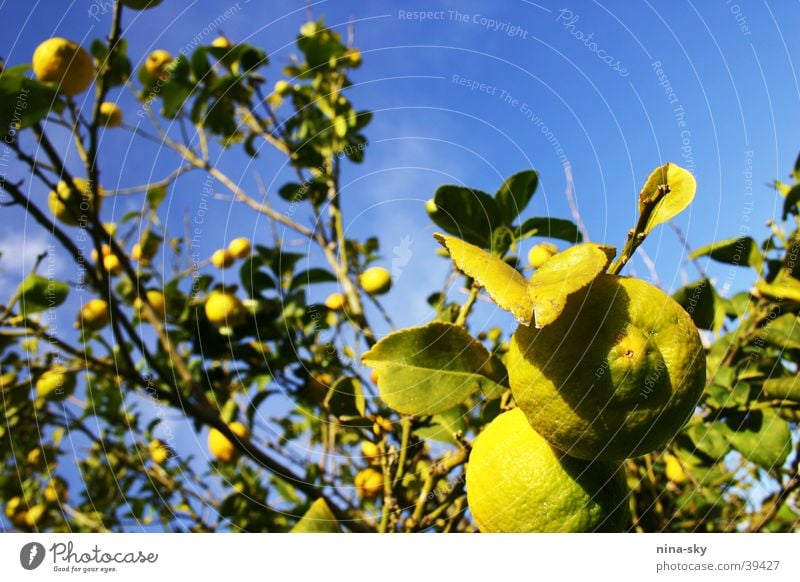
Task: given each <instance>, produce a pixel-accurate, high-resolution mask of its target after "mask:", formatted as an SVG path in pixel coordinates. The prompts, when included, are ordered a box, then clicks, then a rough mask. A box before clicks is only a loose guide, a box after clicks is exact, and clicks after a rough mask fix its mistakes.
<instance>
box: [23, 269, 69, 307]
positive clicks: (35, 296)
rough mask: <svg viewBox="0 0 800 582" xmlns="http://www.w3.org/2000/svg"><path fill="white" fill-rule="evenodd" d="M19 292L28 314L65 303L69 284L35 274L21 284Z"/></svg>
mask: <svg viewBox="0 0 800 582" xmlns="http://www.w3.org/2000/svg"><path fill="white" fill-rule="evenodd" d="M18 293H19V296H20V301H21V304H22V308H23V310H24V312H23V315H25V316H28V315H31V314H33V313H38V312H40V311H45V310H47V309H52V308H53V307H58V306H59V305H61V304H62V303H64V301H65V300H66V299H67V294H68V293H69V286H68V285H67V284H66V283H62V282H61V281H56V280H55V279H48V278H47V277H42V276H41V275H36V274H33V275H30V276H28V278H27V279H25V280H24V281H23V282H22V283H21V284H20V286H19V291H18Z"/></svg>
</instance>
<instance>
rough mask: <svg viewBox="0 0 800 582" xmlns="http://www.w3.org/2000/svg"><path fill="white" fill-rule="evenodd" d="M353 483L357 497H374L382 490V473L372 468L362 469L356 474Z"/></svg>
mask: <svg viewBox="0 0 800 582" xmlns="http://www.w3.org/2000/svg"><path fill="white" fill-rule="evenodd" d="M353 484H354V485H355V486H356V493H358V496H359V497H363V498H364V499H374V498H376V497H378V496H379V495H380V494H381V493H382V492H383V473H381V472H380V471H377V470H375V469H372V468H368V469H362V470H361V471H359V472H358V473H357V474H356V477H355V479H354V480H353Z"/></svg>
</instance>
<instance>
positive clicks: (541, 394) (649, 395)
mask: <svg viewBox="0 0 800 582" xmlns="http://www.w3.org/2000/svg"><path fill="white" fill-rule="evenodd" d="M556 253H557V249H556V248H555V247H554V246H553V245H549V244H548V245H537V246H536V247H534V248H533V249H532V250H531V252H530V255H529V263H530V265H531V266H532V267H533V268H539V267H542V265H545V264H546V263H547V261H548V260H550V258H551V257H552V256H554V255H555V254H556ZM505 364H506V367H507V369H508V373H509V384H510V386H511V392H512V394H513V397H514V402H515V403H516V406H517V407H516V408H513V409H511V410H508V411H506V412H503V413H502V414H500V415H499V416H498V417H497V418H495V419H494V420H493V421H492V422H491V423H489V425H488V426H487V427H486V428H485V429H484V431H483V432H482V433H481V434H480V435H479V436H478V438H477V439H476V441H475V443H474V446H473V449H472V451H471V454H470V458H469V463H468V465H467V471H466V477H467V499H468V502H469V507H470V511H471V512H472V515H473V517H474V519H475V522H476V524H477V525H478V527H479V529H480V530H481V531H484V532H587V531H622V530H624V529H626V528H627V527H629V526H630V523H629V522H630V516H629V507H628V506H629V499H628V488H627V482H626V479H625V475H624V470H623V468H622V465H623V461H624V460H625V459H626V458H629V457H636V456H639V455H642V454H645V453H648V452H650V451H653V450H655V449H658V448H660V447H663V446H664V445H665V444H666V443H667V442H668V441H669V440H670V439H672V438H673V437H674V435H675V434H676V433H677V431H678V430H680V428H681V427H682V426H683V424H684V423H685V422H686V421H687V420H688V418H689V417H690V416H691V414H692V413H693V411H694V407H695V406H696V404H697V402H698V400H699V398H700V395H701V393H702V390H703V387H704V384H705V356H704V352H703V347H702V344H701V342H700V337H699V334H698V332H697V329H696V327H695V326H694V324H693V322H692V319H691V317H690V316H689V314H688V313H686V312H685V311H684V310H683V308H681V306H680V305H678V304H677V303H676V302H675V301H674V300H673V299H672V298H670V297H669V296H668V295H666V294H665V293H663V292H662V291H661V290H659V289H657V288H656V287H654V286H652V285H650V284H648V283H646V282H644V281H640V280H637V279H633V278H628V277H618V276H614V275H606V274H601V275H599V276H598V277H597V278H596V279H594V280H593V281H592V282H591V283H589V284H588V285H587V286H585V287H584V288H583V289H581V290H579V291H577V292H575V293H573V294H572V295H569V297H568V299H567V302H566V307H565V309H564V311H563V312H562V313H561V315H559V317H558V318H557V319H556V320H555V321H554V322H552V323H550V324H548V325H544V326H542V327H541V328H537V327H536V326H534V325H530V326H527V325H520V326H519V327H518V329H517V331H516V332H515V333H514V336H513V338H512V341H511V344H510V346H509V350H508V353H507V356H506V360H505ZM667 468H668V470H669V472H670V473H671V475H670V476H669V477H670V478H676V479H677V478H685V475H678V471H677V468H676V467H675V463H674V462H673V463H672V464H671V465H670V463H669V462H668V467H667Z"/></svg>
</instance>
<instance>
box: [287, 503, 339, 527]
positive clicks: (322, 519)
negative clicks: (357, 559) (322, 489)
mask: <svg viewBox="0 0 800 582" xmlns="http://www.w3.org/2000/svg"><path fill="white" fill-rule="evenodd" d="M341 531H342V528H341V527H340V526H339V522H338V521H337V520H336V516H334V515H333V512H332V511H331V508H330V507H328V504H327V503H326V502H325V499H323V498H322V497H320V498H319V499H317V500H316V501H315V502H314V503H312V504H311V507H309V508H308V511H306V513H305V515H303V517H302V518H300V521H298V522H297V523H296V524H295V526H294V527H293V528H292V529H291V530H290V533H340V532H341Z"/></svg>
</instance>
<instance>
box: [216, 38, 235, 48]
mask: <svg viewBox="0 0 800 582" xmlns="http://www.w3.org/2000/svg"><path fill="white" fill-rule="evenodd" d="M211 46H213V47H216V48H231V47H232V46H233V43H232V42H231V41H230V40H229V39H228V37H226V36H218V37H217V38H215V39H214V40H212V41H211Z"/></svg>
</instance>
